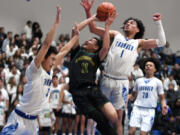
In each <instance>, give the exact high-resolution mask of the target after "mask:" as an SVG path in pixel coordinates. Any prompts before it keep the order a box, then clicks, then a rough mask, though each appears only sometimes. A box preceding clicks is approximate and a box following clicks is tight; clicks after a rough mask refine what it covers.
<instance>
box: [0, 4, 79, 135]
mask: <svg viewBox="0 0 180 135" xmlns="http://www.w3.org/2000/svg"><path fill="white" fill-rule="evenodd" d="M60 11H61V9H60V8H59V7H57V16H56V21H55V23H54V25H53V27H52V29H51V30H50V31H49V32H48V34H47V36H46V38H45V40H44V42H43V43H42V46H41V47H40V49H39V51H38V53H37V55H36V56H35V58H34V60H32V62H31V64H30V65H29V67H28V69H27V70H26V78H27V83H26V85H25V87H24V91H23V96H22V98H21V100H20V101H19V103H18V105H17V106H16V108H15V109H14V111H13V112H12V113H11V115H10V117H9V119H8V122H7V124H6V126H5V127H4V128H3V130H2V132H1V134H3V135H7V134H8V135H37V134H38V131H39V126H38V122H37V115H38V114H39V113H40V112H41V111H42V109H43V107H44V106H46V105H48V97H49V92H50V91H49V90H50V86H51V79H52V76H51V73H50V71H51V68H52V67H53V66H57V65H58V64H59V63H60V61H61V60H62V58H64V56H65V55H66V54H67V53H68V52H69V51H70V49H71V48H72V47H73V45H74V44H75V42H76V41H77V39H78V38H79V31H78V28H77V26H75V35H74V36H73V37H72V39H71V40H70V41H69V42H68V43H67V44H66V45H65V46H64V47H63V48H62V49H61V51H60V52H59V53H58V52H57V50H56V48H55V47H53V46H51V43H52V40H53V37H54V35H55V32H56V29H57V26H58V24H59V22H60ZM57 53H58V54H57Z"/></svg>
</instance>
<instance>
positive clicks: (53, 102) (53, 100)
mask: <svg viewBox="0 0 180 135" xmlns="http://www.w3.org/2000/svg"><path fill="white" fill-rule="evenodd" d="M61 87H62V85H61V84H59V85H58V86H57V87H53V86H52V87H51V90H50V93H51V94H50V107H51V108H52V109H56V108H57V106H58V104H59V98H60V97H59V93H60V92H61Z"/></svg>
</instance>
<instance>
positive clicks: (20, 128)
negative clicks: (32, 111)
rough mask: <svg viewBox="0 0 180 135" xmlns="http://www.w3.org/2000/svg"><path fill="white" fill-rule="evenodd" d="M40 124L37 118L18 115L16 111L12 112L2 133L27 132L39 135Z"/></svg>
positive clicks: (28, 134) (7, 134) (5, 134)
mask: <svg viewBox="0 0 180 135" xmlns="http://www.w3.org/2000/svg"><path fill="white" fill-rule="evenodd" d="M38 133H39V126H38V122H37V119H33V120H29V119H25V118H22V117H21V116H19V115H17V114H16V113H15V112H14V111H13V112H12V113H11V114H10V116H9V118H8V121H7V123H6V125H5V126H4V128H3V129H2V131H1V133H0V134H2V135H14V134H26V135H32V134H33V135H38Z"/></svg>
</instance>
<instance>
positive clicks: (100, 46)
mask: <svg viewBox="0 0 180 135" xmlns="http://www.w3.org/2000/svg"><path fill="white" fill-rule="evenodd" d="M93 38H94V39H96V40H97V45H98V46H99V48H98V50H97V51H96V52H99V51H100V50H101V48H102V44H103V41H102V39H99V38H97V37H93Z"/></svg>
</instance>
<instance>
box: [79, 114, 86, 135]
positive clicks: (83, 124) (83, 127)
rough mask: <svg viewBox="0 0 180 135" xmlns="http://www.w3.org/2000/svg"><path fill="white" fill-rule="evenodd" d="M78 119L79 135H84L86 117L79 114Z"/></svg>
mask: <svg viewBox="0 0 180 135" xmlns="http://www.w3.org/2000/svg"><path fill="white" fill-rule="evenodd" d="M80 117H81V126H80V133H81V134H80V135H84V129H85V120H86V117H85V116H84V115H83V114H81V115H80Z"/></svg>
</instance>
